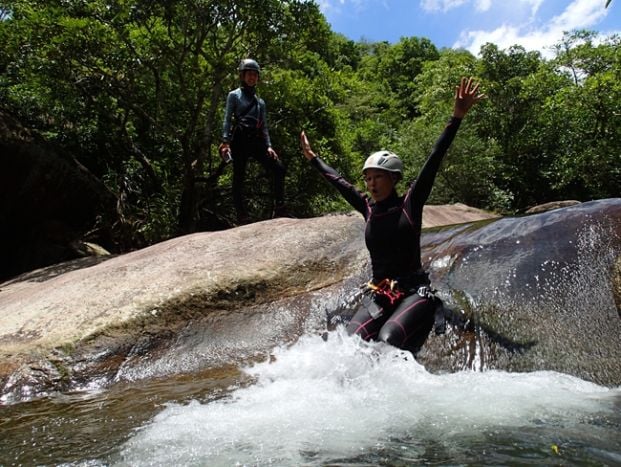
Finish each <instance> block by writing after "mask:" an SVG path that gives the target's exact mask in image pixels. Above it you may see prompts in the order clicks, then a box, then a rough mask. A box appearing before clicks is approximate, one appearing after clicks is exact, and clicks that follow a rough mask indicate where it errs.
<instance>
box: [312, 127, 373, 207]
mask: <svg viewBox="0 0 621 467" xmlns="http://www.w3.org/2000/svg"><path fill="white" fill-rule="evenodd" d="M300 144H301V146H302V152H303V153H304V157H306V158H307V159H308V160H309V161H310V163H311V165H313V166H314V167H315V168H316V169H317V170H319V172H320V173H321V175H323V176H324V178H325V179H326V180H327V181H328V182H330V184H331V185H332V186H334V187H335V188H336V189H337V190H338V191H339V193H341V195H342V196H343V198H345V200H346V201H347V202H348V203H349V204H350V205H351V206H352V207H353V208H354V209H355V210H356V211H358V212H359V213H361V214H362V215H363V216H364V218H365V219H366V218H367V216H368V214H369V205H368V202H367V197H366V196H365V195H364V194H362V193H361V192H360V191H359V190H358V189H357V188H356V187H355V186H353V185H352V184H351V183H349V182H348V181H347V180H345V179H344V178H343V177H342V176H341V174H339V173H338V172H337V171H336V170H334V169H333V168H332V167H330V166H329V165H328V164H326V163H325V162H324V161H323V160H321V158H319V157H318V156H317V155H316V154H315V153H314V152H313V150H312V148H311V145H310V142H309V141H308V137H307V136H306V134H305V133H304V132H302V133H301V134H300Z"/></svg>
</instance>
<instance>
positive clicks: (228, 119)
mask: <svg viewBox="0 0 621 467" xmlns="http://www.w3.org/2000/svg"><path fill="white" fill-rule="evenodd" d="M236 106H237V96H236V95H235V92H234V91H231V92H229V95H228V96H227V97H226V107H225V109H224V122H223V124H222V141H223V142H225V143H230V142H231V136H232V135H231V128H232V121H233V114H234V113H235V108H236Z"/></svg>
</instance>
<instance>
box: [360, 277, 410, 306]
mask: <svg viewBox="0 0 621 467" xmlns="http://www.w3.org/2000/svg"><path fill="white" fill-rule="evenodd" d="M367 287H368V288H369V290H371V291H372V292H373V293H374V294H376V295H379V296H383V297H386V298H387V299H388V301H389V302H390V305H391V306H392V305H394V304H395V303H397V302H399V300H401V299H402V298H403V297H405V293H403V291H401V290H399V288H398V283H397V281H395V280H392V279H383V280H381V281H380V282H378V283H377V284H374V283H373V281H369V282H367Z"/></svg>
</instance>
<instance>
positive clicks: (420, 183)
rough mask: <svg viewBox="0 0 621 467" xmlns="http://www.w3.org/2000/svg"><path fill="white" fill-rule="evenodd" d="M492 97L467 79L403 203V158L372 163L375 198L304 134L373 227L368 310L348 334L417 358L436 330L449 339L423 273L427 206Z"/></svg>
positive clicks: (376, 156)
mask: <svg viewBox="0 0 621 467" xmlns="http://www.w3.org/2000/svg"><path fill="white" fill-rule="evenodd" d="M484 97H485V96H484V95H483V94H481V93H480V92H479V84H478V83H476V82H475V81H473V79H472V78H470V79H467V78H462V79H461V81H460V83H459V85H458V86H457V87H456V90H455V103H454V108H453V116H452V117H451V119H450V120H449V121H448V124H447V125H446V127H445V128H444V131H443V132H442V134H441V135H440V137H439V139H438V140H437V141H436V143H435V145H434V147H433V150H432V151H431V154H430V155H429V157H428V158H427V161H426V162H425V164H424V166H423V168H422V169H421V171H420V173H419V175H418V177H417V178H416V180H414V182H413V183H412V184H411V185H410V186H409V187H408V189H407V191H406V193H405V195H403V196H399V195H398V194H397V191H396V185H397V182H399V180H401V178H402V176H403V163H402V162H401V159H400V158H399V157H398V156H397V155H396V154H393V153H392V152H389V151H378V152H374V153H373V154H371V155H370V156H369V157H368V158H367V160H366V162H365V163H364V166H363V168H362V173H363V176H364V181H365V184H366V187H367V190H368V191H369V194H370V196H368V195H365V194H363V193H361V192H360V191H358V190H357V189H356V188H355V187H354V186H353V185H352V184H351V183H349V182H348V181H346V180H345V179H343V177H341V175H340V174H339V173H338V172H337V171H336V170H334V169H333V168H332V167H330V166H328V165H327V164H326V163H325V162H324V161H323V160H322V159H320V158H319V157H318V156H317V155H316V154H315V153H314V152H313V150H312V149H311V146H310V143H309V140H308V137H307V136H306V134H305V133H304V131H302V133H301V135H300V142H301V145H302V151H303V153H304V156H305V157H306V158H307V159H308V160H310V163H311V164H312V165H313V166H314V167H315V168H316V169H317V170H319V172H320V173H321V174H322V175H323V176H324V177H325V178H326V180H327V181H328V182H330V183H331V184H332V185H334V187H335V188H336V189H337V190H338V191H339V192H340V193H341V195H342V196H343V197H344V198H345V199H346V200H347V202H348V203H349V204H351V205H352V206H353V207H354V209H356V210H357V211H358V212H360V213H361V214H362V215H363V216H364V219H365V221H366V228H365V241H366V245H367V248H368V250H369V253H370V256H371V266H372V270H373V277H372V279H371V280H370V281H369V282H368V284H367V293H365V295H364V297H363V300H362V306H361V307H360V308H359V310H358V311H357V312H356V313H355V315H354V316H353V317H352V319H351V320H350V322H349V323H348V325H347V332H348V334H350V335H354V334H355V335H358V336H360V337H361V338H362V339H363V340H377V341H382V342H386V343H388V344H391V345H393V346H395V347H398V348H401V349H404V350H409V351H411V352H412V353H413V354H414V355H416V353H418V351H419V350H420V348H421V347H422V345H423V344H424V343H425V341H426V340H427V337H428V336H429V333H430V332H431V329H432V328H433V326H434V322H435V323H436V332H437V333H442V332H444V326H445V323H444V311H443V308H442V303H441V301H440V300H439V299H438V298H437V297H436V296H435V294H434V292H435V291H434V290H433V289H432V288H431V284H430V281H429V276H428V274H427V273H426V272H425V271H424V270H423V268H422V262H421V253H420V235H421V228H422V218H423V206H424V204H425V202H426V201H427V198H428V197H429V194H430V193H431V189H432V187H433V183H434V180H435V177H436V174H437V172H438V169H439V168H440V163H441V162H442V159H443V158H444V155H445V154H446V152H447V150H448V148H449V146H450V145H451V143H452V141H453V139H454V137H455V134H456V133H457V130H458V128H459V126H460V124H461V121H462V119H463V118H464V117H465V116H466V114H467V113H468V111H469V110H470V108H471V107H472V106H473V105H474V104H475V103H477V102H478V101H479V100H481V99H483V98H484Z"/></svg>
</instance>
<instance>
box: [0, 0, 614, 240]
mask: <svg viewBox="0 0 621 467" xmlns="http://www.w3.org/2000/svg"><path fill="white" fill-rule="evenodd" d="M609 3H610V1H608V2H607V5H606V6H608V4H609ZM0 40H1V41H2V43H3V44H4V47H3V48H2V50H0V107H1V108H2V109H3V110H4V111H6V112H9V113H11V114H12V115H15V116H16V117H18V118H19V119H20V120H21V121H22V122H24V123H25V124H26V125H28V126H29V127H30V128H32V129H34V130H36V131H37V132H39V133H40V134H41V135H42V136H43V137H45V138H46V140H47V141H49V142H50V143H51V144H53V145H54V146H55V147H56V148H57V149H58V151H59V153H61V154H67V155H70V156H71V158H73V159H75V160H77V161H79V163H80V164H81V165H83V166H84V167H85V168H87V169H88V170H89V171H90V172H91V173H92V174H93V175H94V176H96V177H98V178H99V179H101V180H102V181H103V182H104V183H105V184H106V185H107V186H108V188H109V189H110V190H111V191H112V192H113V193H115V195H116V196H117V198H118V203H117V206H118V219H117V221H118V222H120V223H122V224H123V225H124V229H123V232H124V235H129V237H130V244H132V245H134V246H139V245H145V244H150V243H153V242H157V241H160V240H162V239H166V238H169V237H171V236H174V235H178V234H181V233H188V232H194V231H198V230H209V229H218V228H224V227H227V226H230V225H231V219H233V216H232V212H231V200H230V184H231V170H230V168H228V167H226V166H224V165H223V164H221V162H220V159H219V157H218V155H217V150H216V148H217V146H218V144H219V142H220V134H221V125H222V114H223V110H224V99H225V96H226V93H227V92H228V91H229V90H230V89H233V88H234V87H237V86H238V77H237V73H236V66H237V64H238V62H239V60H240V59H242V58H245V57H253V58H255V59H256V60H257V61H258V62H259V63H260V64H261V66H262V68H263V70H264V72H263V73H262V75H261V83H260V84H259V88H258V92H259V94H260V95H261V97H263V98H264V99H265V101H266V102H267V106H268V115H269V122H270V133H271V136H272V141H273V144H274V145H275V148H276V150H277V151H278V152H279V154H280V155H281V158H282V159H283V161H284V163H285V165H286V167H287V179H286V193H287V198H288V201H289V204H290V208H291V210H292V211H293V212H295V213H296V214H298V215H302V216H308V215H320V214H322V213H325V212H330V211H335V210H343V209H348V207H347V206H346V205H345V204H344V202H343V201H342V200H341V199H340V198H339V197H338V196H337V195H336V194H335V193H334V192H333V191H332V190H331V188H330V187H329V186H328V185H327V184H325V183H322V182H321V181H320V180H318V176H317V174H315V173H313V172H312V169H311V168H310V167H309V165H308V164H307V163H306V161H305V159H304V158H303V157H302V156H301V155H300V151H299V147H298V135H299V132H300V130H302V129H305V130H306V132H307V134H309V137H310V138H311V140H312V141H313V145H314V148H315V149H316V150H317V152H318V153H319V154H320V155H321V156H322V157H323V158H324V159H326V160H327V161H328V162H329V163H330V164H331V165H333V166H334V167H335V168H337V169H338V170H339V171H340V172H341V173H342V174H343V175H344V176H345V177H347V178H348V179H350V180H352V181H359V180H360V177H359V168H360V167H361V164H362V162H363V161H364V158H365V157H366V156H367V155H368V154H369V153H371V152H373V151H375V150H378V149H382V148H386V149H391V150H393V151H395V152H397V153H398V154H400V155H401V156H402V157H403V159H404V162H405V165H406V174H405V175H406V177H405V178H406V180H408V179H413V178H414V177H415V176H416V174H417V170H418V169H419V168H420V166H421V164H422V163H423V161H424V159H425V157H426V156H427V154H428V153H429V151H430V149H431V146H432V145H433V143H434V141H435V139H436V138H437V136H438V135H439V134H440V131H441V129H442V127H443V125H444V124H445V123H446V120H447V119H448V117H449V116H450V112H451V105H452V97H453V89H454V86H455V84H456V83H457V81H458V80H459V77H460V76H474V77H476V78H477V79H479V80H480V81H481V85H482V88H483V89H484V90H485V93H486V94H487V96H488V98H487V99H486V100H485V101H484V102H483V103H481V104H479V105H478V106H477V107H475V109H473V111H472V112H471V114H469V115H468V117H467V121H466V122H465V123H464V124H463V125H462V129H461V130H460V133H459V134H458V136H457V138H456V140H455V142H454V144H453V146H452V147H451V149H450V151H449V155H448V157H447V158H446V160H445V162H444V164H443V167H442V171H441V174H440V176H439V179H438V182H437V184H436V187H435V188H434V191H433V193H432V198H431V201H432V202H436V203H447V202H464V203H467V204H469V205H473V206H476V207H479V208H486V209H493V210H497V211H500V212H504V213H515V212H520V211H522V210H524V209H526V208H527V207H529V206H532V205H535V204H539V203H542V202H547V201H551V200H558V199H578V200H590V199H596V198H605V197H616V196H618V194H619V193H621V159H620V158H621V129H620V128H621V125H620V123H621V108H620V107H621V104H620V103H621V84H620V83H621V76H620V75H621V66H620V65H621V63H620V62H621V55H620V52H619V50H621V47H619V46H620V44H619V42H620V39H619V37H618V36H614V35H613V36H608V37H599V36H597V35H596V34H595V33H593V32H590V31H572V32H568V33H566V35H565V36H564V38H563V39H562V40H561V41H560V42H559V43H558V44H556V46H555V48H554V50H553V52H554V58H552V59H546V58H543V57H542V56H541V55H540V54H539V53H537V52H530V51H527V50H525V49H524V48H522V47H520V46H517V45H516V46H513V47H510V48H508V49H505V50H502V49H500V48H498V46H496V45H494V44H486V45H485V46H483V47H482V48H481V51H480V54H479V55H478V56H474V55H472V54H471V53H469V52H467V51H464V50H451V49H441V50H439V49H438V48H437V47H435V46H434V44H432V43H431V42H430V41H429V40H428V39H426V38H420V37H415V36H413V37H404V38H402V39H401V40H400V41H398V42H397V43H395V44H389V43H386V42H379V43H368V42H354V41H351V40H348V39H347V38H345V37H344V36H342V35H339V34H336V33H334V32H332V31H331V29H330V27H329V25H328V23H327V22H326V20H325V18H324V17H323V15H322V14H321V12H320V10H319V7H318V5H317V4H316V3H315V2H314V1H310V0H238V1H236V2H229V1H225V0H179V1H176V2H169V1H165V0H148V1H147V0H88V1H87V0H76V1H66V0H14V1H11V2H0ZM250 170H251V172H252V173H251V174H250V176H251V177H253V178H254V179H255V180H257V181H258V182H257V183H252V184H249V185H250V186H249V190H250V199H251V200H252V202H253V203H254V206H253V209H255V210H257V211H259V212H262V213H263V214H264V215H265V216H267V213H268V212H269V210H270V209H269V199H270V197H269V187H270V184H269V183H268V181H267V179H266V178H265V177H264V174H263V173H262V172H261V170H260V169H259V168H258V167H252V166H251V168H250ZM361 188H362V186H361Z"/></svg>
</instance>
